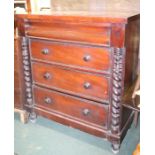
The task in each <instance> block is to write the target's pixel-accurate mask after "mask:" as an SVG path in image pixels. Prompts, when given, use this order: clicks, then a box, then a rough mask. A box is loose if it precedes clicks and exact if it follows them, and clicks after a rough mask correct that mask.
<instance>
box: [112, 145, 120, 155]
mask: <svg viewBox="0 0 155 155" xmlns="http://www.w3.org/2000/svg"><path fill="white" fill-rule="evenodd" d="M119 150H120V144H119V143H114V144H112V152H113V153H114V154H117V153H118V152H119Z"/></svg>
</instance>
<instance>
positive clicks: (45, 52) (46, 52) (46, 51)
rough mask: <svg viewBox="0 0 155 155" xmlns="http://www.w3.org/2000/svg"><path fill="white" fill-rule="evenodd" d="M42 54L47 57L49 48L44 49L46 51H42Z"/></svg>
mask: <svg viewBox="0 0 155 155" xmlns="http://www.w3.org/2000/svg"><path fill="white" fill-rule="evenodd" d="M41 52H42V54H44V55H47V54H48V53H49V50H48V48H44V49H42V51H41Z"/></svg>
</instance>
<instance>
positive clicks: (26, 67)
mask: <svg viewBox="0 0 155 155" xmlns="http://www.w3.org/2000/svg"><path fill="white" fill-rule="evenodd" d="M22 61H23V72H24V84H25V98H26V105H25V106H27V107H29V108H30V109H31V110H30V120H31V119H32V121H33V120H35V119H36V114H35V112H34V111H33V106H34V104H33V99H32V78H31V65H30V57H29V52H28V39H27V38H26V37H22Z"/></svg>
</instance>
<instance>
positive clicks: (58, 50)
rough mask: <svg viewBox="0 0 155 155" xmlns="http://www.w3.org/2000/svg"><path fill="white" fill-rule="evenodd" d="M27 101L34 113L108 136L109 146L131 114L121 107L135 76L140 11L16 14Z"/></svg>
mask: <svg viewBox="0 0 155 155" xmlns="http://www.w3.org/2000/svg"><path fill="white" fill-rule="evenodd" d="M15 19H16V20H17V21H18V28H19V34H20V36H21V42H22V43H21V45H22V55H23V74H24V83H25V96H26V102H25V103H24V107H25V108H26V109H27V110H28V111H29V112H30V119H31V120H34V119H35V117H36V114H38V115H42V116H44V117H46V118H49V119H51V120H54V121H57V122H60V123H62V124H65V125H68V126H72V127H74V128H78V129H80V130H82V131H85V132H88V133H90V134H93V135H96V136H100V137H103V138H106V139H108V140H109V141H110V142H111V143H112V146H113V150H114V151H117V150H119V147H120V143H121V141H122V140H123V137H124V136H125V134H126V131H127V129H128V127H129V126H130V123H131V120H132V115H133V113H132V111H130V110H128V109H127V108H123V107H122V97H123V95H124V94H125V93H126V92H125V90H126V89H125V88H126V87H128V86H130V84H131V83H132V82H133V81H134V79H135V74H136V72H135V69H136V67H135V66H136V61H137V58H138V47H139V15H137V14H134V15H133V14H119V13H118V14H117V15H114V14H111V15H109V14H108V15H107V14H100V15H96V14H95V15H92V14H91V15H89V13H88V12H87V13H86V14H85V15H81V16H80V15H79V14H75V13H72V12H70V15H63V13H61V15H57V14H56V13H55V14H51V15H34V14H27V15H16V16H15Z"/></svg>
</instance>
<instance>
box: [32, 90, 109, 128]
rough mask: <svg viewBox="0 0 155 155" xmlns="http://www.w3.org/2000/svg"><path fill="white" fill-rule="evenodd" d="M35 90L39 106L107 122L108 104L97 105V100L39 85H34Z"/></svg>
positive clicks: (93, 120) (102, 124) (75, 116)
mask: <svg viewBox="0 0 155 155" xmlns="http://www.w3.org/2000/svg"><path fill="white" fill-rule="evenodd" d="M33 92H34V100H35V104H36V106H38V107H41V108H43V109H46V110H48V111H56V112H59V113H62V114H66V115H68V116H72V117H74V118H78V119H81V121H87V122H91V123H94V124H97V125H101V126H106V124H107V116H108V106H106V105H100V104H99V105H97V104H96V103H95V102H88V101H86V100H80V99H78V98H76V97H72V96H69V95H65V94H63V93H58V92H55V91H51V90H47V89H43V88H39V87H34V89H33Z"/></svg>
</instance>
